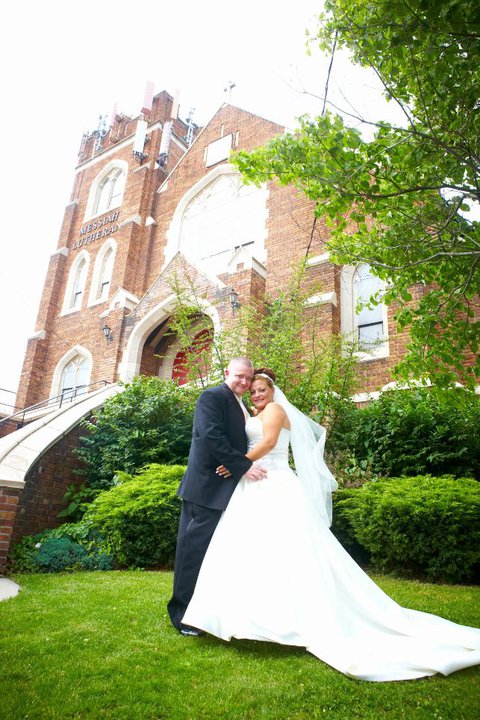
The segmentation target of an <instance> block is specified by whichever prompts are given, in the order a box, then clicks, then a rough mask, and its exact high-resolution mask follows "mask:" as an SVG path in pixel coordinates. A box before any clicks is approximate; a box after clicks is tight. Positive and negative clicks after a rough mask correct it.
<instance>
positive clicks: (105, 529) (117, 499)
mask: <svg viewBox="0 0 480 720" xmlns="http://www.w3.org/2000/svg"><path fill="white" fill-rule="evenodd" d="M184 472H185V467H184V466H180V465H158V464H155V463H153V464H150V465H148V466H146V467H145V468H143V470H141V471H140V472H139V473H138V474H137V475H135V476H132V475H128V474H127V473H123V472H122V473H119V474H118V476H117V478H118V482H119V484H118V485H116V486H115V487H113V488H111V489H110V490H105V491H104V492H102V493H100V495H98V496H97V497H96V498H95V500H94V501H93V502H92V503H91V505H90V506H89V508H88V510H87V512H86V515H85V519H86V520H87V521H89V522H92V523H93V525H94V526H95V527H97V528H98V529H99V531H100V532H101V534H102V535H103V536H104V537H105V538H106V540H107V543H108V546H109V548H110V550H111V552H112V554H113V557H114V559H115V562H116V563H117V564H118V565H120V566H126V567H172V566H173V561H174V558H175V545H176V537H177V528H178V519H179V515H180V499H179V497H178V496H177V489H178V485H179V482H180V480H181V478H182V476H183V473H184Z"/></svg>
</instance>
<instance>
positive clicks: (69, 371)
mask: <svg viewBox="0 0 480 720" xmlns="http://www.w3.org/2000/svg"><path fill="white" fill-rule="evenodd" d="M91 369H92V367H91V361H90V359H89V358H87V357H85V355H80V354H79V355H75V357H73V358H72V359H71V360H70V362H68V363H67V364H66V365H65V367H64V369H63V372H62V376H61V380H60V393H59V394H61V395H62V400H71V399H72V398H73V397H76V396H77V395H82V394H84V393H86V392H87V385H88V383H89V380H90V373H91Z"/></svg>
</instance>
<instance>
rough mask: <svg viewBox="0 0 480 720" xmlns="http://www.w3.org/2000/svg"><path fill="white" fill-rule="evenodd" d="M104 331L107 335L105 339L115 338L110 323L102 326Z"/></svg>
mask: <svg viewBox="0 0 480 720" xmlns="http://www.w3.org/2000/svg"><path fill="white" fill-rule="evenodd" d="M102 332H103V334H104V335H105V340H106V341H107V342H109V341H110V340H113V335H112V331H111V329H110V328H109V327H108V325H107V324H106V323H105V325H104V326H103V328H102Z"/></svg>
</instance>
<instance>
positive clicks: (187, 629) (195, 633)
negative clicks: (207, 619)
mask: <svg viewBox="0 0 480 720" xmlns="http://www.w3.org/2000/svg"><path fill="white" fill-rule="evenodd" d="M180 632H181V634H182V635H191V636H192V637H200V635H205V633H204V632H203V630H199V629H198V628H194V627H191V626H190V625H182V627H181V628H180Z"/></svg>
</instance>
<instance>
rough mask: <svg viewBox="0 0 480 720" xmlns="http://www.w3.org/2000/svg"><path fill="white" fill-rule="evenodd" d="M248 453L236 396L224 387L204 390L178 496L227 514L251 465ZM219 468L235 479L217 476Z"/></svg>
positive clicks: (243, 419)
mask: <svg viewBox="0 0 480 720" xmlns="http://www.w3.org/2000/svg"><path fill="white" fill-rule="evenodd" d="M246 452H247V437H246V434H245V416H244V414H243V411H242V408H241V407H240V405H239V403H238V400H237V399H236V397H235V395H234V394H233V392H232V391H231V390H230V388H229V387H228V385H226V384H225V383H223V384H222V385H220V386H218V387H214V388H208V389H207V390H204V391H203V392H202V394H201V395H200V397H199V398H198V400H197V404H196V406H195V413H194V418H193V432H192V444H191V447H190V455H189V458H188V465H187V470H186V472H185V475H184V476H183V479H182V482H181V483H180V487H179V490H178V494H179V495H180V497H181V498H182V499H183V500H187V501H188V502H192V503H195V504H196V505H202V506H203V507H207V508H212V509H214V510H225V508H226V507H227V505H228V502H229V500H230V498H231V496H232V494H233V491H234V490H235V488H236V486H237V482H238V480H239V479H240V477H241V476H242V475H243V474H244V473H245V472H247V470H248V469H249V468H250V467H251V465H252V461H251V460H248V458H246V457H245V453H246ZM219 465H225V467H226V468H228V469H229V470H230V472H231V473H232V476H231V477H230V478H222V477H220V476H219V475H217V474H216V473H215V470H216V468H217V467H218V466H219Z"/></svg>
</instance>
